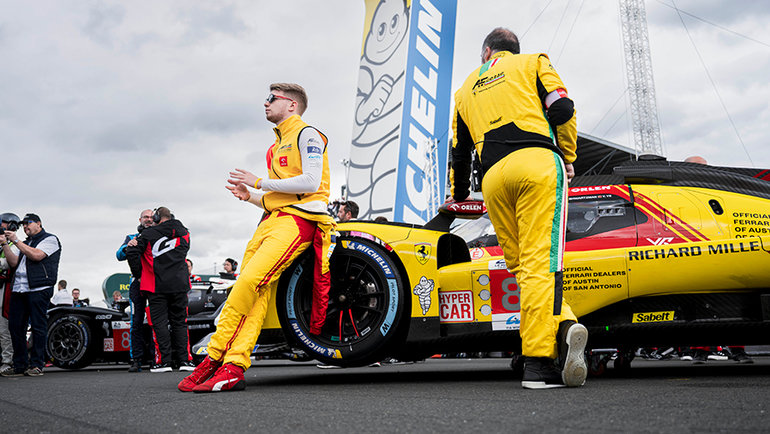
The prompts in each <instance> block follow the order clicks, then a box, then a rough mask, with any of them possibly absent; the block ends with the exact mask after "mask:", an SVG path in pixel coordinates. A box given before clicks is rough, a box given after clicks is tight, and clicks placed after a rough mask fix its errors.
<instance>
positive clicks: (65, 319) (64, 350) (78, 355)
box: [46, 315, 95, 369]
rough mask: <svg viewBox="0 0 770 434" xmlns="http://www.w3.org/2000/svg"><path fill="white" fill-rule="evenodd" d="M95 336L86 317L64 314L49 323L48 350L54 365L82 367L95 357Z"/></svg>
mask: <svg viewBox="0 0 770 434" xmlns="http://www.w3.org/2000/svg"><path fill="white" fill-rule="evenodd" d="M94 344H95V343H94V336H93V333H92V332H91V327H90V326H89V325H88V321H87V320H86V318H85V317H83V316H80V315H62V316H59V317H56V318H53V319H52V320H51V321H50V323H49V325H48V339H47V343H46V352H47V353H48V357H49V358H50V359H51V360H52V361H53V364H54V366H56V367H59V368H62V369H80V368H84V367H86V366H88V365H90V364H91V363H92V362H93V359H94Z"/></svg>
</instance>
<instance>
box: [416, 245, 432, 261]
mask: <svg viewBox="0 0 770 434" xmlns="http://www.w3.org/2000/svg"><path fill="white" fill-rule="evenodd" d="M414 256H415V258H417V262H419V263H420V264H422V265H425V263H426V262H428V258H430V243H418V244H415V245H414Z"/></svg>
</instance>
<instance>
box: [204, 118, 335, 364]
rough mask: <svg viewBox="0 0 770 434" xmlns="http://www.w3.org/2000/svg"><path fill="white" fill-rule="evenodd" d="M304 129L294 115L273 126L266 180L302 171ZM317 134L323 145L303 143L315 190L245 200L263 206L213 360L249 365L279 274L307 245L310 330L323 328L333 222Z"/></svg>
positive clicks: (221, 324) (224, 310)
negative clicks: (315, 167) (318, 163)
mask: <svg viewBox="0 0 770 434" xmlns="http://www.w3.org/2000/svg"><path fill="white" fill-rule="evenodd" d="M306 128H312V127H309V126H308V125H307V124H306V123H305V122H304V121H302V119H301V118H300V117H299V116H296V115H295V116H291V117H290V118H288V119H286V120H284V121H283V122H281V123H280V124H279V125H278V126H277V127H276V128H275V129H274V130H275V134H276V141H275V143H274V144H273V146H271V148H270V149H269V150H268V171H269V173H270V176H269V178H270V179H274V180H275V179H290V178H293V177H296V176H299V175H302V174H303V168H302V160H301V155H300V150H299V138H300V135H301V134H302V131H303V130H305V129H306ZM316 131H317V130H316ZM318 134H319V135H320V138H321V140H322V141H323V143H322V144H321V143H317V141H313V142H311V144H309V145H308V148H309V147H311V146H315V147H316V149H311V150H310V152H312V153H313V154H314V156H313V158H322V159H323V170H322V175H321V182H320V186H319V187H318V189H317V190H316V191H311V192H304V193H287V192H280V191H267V192H265V194H264V195H262V197H261V198H254V200H250V202H253V203H255V204H257V205H260V206H261V207H263V208H264V209H265V215H264V217H263V219H262V221H261V222H260V224H259V226H258V227H257V230H256V232H254V236H253V237H252V239H251V241H249V243H248V244H247V246H246V252H245V253H244V256H243V261H242V262H241V264H242V268H241V274H240V275H239V276H238V280H237V281H236V282H235V285H233V288H232V290H231V292H230V295H229V296H228V297H227V301H226V302H225V305H224V307H223V308H222V313H221V315H220V318H219V323H218V324H217V330H216V333H214V336H213V337H212V338H211V341H210V342H209V345H208V354H209V357H210V358H211V359H213V360H215V361H219V362H221V363H233V364H235V365H238V366H240V367H241V368H243V369H244V370H245V369H248V368H249V366H251V360H250V355H251V352H252V349H253V348H254V345H255V343H256V341H257V338H258V337H259V333H260V331H261V330H262V324H263V322H264V319H265V315H266V314H267V308H268V304H269V301H270V294H271V293H273V292H275V288H276V285H277V284H278V278H279V277H280V275H281V273H282V272H283V271H284V270H285V269H286V268H287V267H288V266H289V265H290V264H291V263H292V262H293V261H294V260H295V259H296V258H297V256H299V255H300V254H301V253H302V252H303V251H305V249H307V248H308V247H310V246H311V245H312V246H313V247H314V249H315V257H316V266H315V276H314V289H313V312H312V316H311V332H313V331H315V332H320V328H321V326H323V321H324V318H325V313H326V305H327V303H328V289H329V267H328V251H329V248H330V243H331V234H332V232H333V230H334V220H333V219H332V218H331V217H330V216H329V215H328V214H327V213H326V205H327V204H328V201H329V178H330V176H329V163H328V157H327V153H326V143H327V139H326V136H324V135H323V134H322V133H320V132H318ZM321 147H322V148H321ZM265 184H266V182H263V185H265ZM263 188H264V187H263ZM252 196H253V197H254V196H255V195H252Z"/></svg>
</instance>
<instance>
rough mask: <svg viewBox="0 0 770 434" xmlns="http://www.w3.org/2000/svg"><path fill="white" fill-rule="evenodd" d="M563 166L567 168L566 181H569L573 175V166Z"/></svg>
mask: <svg viewBox="0 0 770 434" xmlns="http://www.w3.org/2000/svg"><path fill="white" fill-rule="evenodd" d="M564 168H565V169H567V183H569V182H570V181H572V178H573V177H574V176H575V168H574V167H572V164H565V165H564Z"/></svg>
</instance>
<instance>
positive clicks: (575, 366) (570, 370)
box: [556, 321, 588, 387]
mask: <svg viewBox="0 0 770 434" xmlns="http://www.w3.org/2000/svg"><path fill="white" fill-rule="evenodd" d="M556 339H557V342H558V346H559V368H561V378H562V382H563V383H564V385H566V386H568V387H578V386H582V385H583V384H585V382H586V375H588V367H587V366H586V359H585V350H586V343H587V342H588V330H587V329H586V328H585V326H584V325H582V324H578V323H576V322H575V321H562V322H561V324H559V333H558V334H557V335H556Z"/></svg>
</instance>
